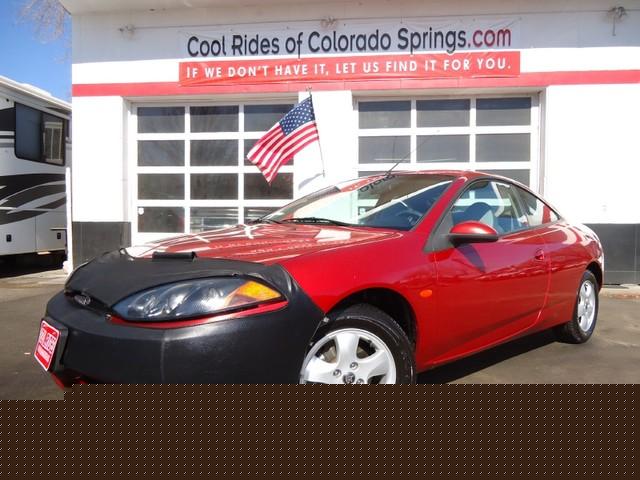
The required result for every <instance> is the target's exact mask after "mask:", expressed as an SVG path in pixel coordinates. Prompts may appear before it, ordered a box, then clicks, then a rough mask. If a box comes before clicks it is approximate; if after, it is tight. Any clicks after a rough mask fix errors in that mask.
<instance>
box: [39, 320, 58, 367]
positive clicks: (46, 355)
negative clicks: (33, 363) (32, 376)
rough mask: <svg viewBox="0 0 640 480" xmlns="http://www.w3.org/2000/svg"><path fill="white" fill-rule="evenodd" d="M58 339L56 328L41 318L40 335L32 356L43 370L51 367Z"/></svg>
mask: <svg viewBox="0 0 640 480" xmlns="http://www.w3.org/2000/svg"><path fill="white" fill-rule="evenodd" d="M59 339H60V332H59V331H58V329H56V328H54V327H52V326H51V325H49V324H48V323H47V322H45V321H44V320H43V321H42V323H41V324H40V335H39V336H38V342H37V343H36V351H35V352H34V356H35V357H36V360H37V361H38V363H39V364H40V365H42V368H44V369H45V370H49V368H50V367H51V362H52V361H53V355H54V353H55V351H56V345H57V344H58V340H59Z"/></svg>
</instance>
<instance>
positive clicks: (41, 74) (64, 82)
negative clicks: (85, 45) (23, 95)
mask: <svg viewBox="0 0 640 480" xmlns="http://www.w3.org/2000/svg"><path fill="white" fill-rule="evenodd" d="M24 1H25V0H0V75H2V76H4V77H9V78H10V79H12V80H15V81H17V82H22V83H30V84H31V85H35V86H36V87H39V88H41V89H43V90H46V91H47V92H49V93H51V94H52V95H53V96H54V97H58V98H61V99H63V100H67V101H70V100H71V42H70V39H69V38H61V39H58V40H56V41H53V42H44V41H42V40H40V39H39V38H38V34H37V33H36V32H35V30H34V28H33V25H32V24H30V23H28V22H25V21H24V20H20V19H19V18H18V17H19V12H20V6H21V5H22V4H23V2H24ZM68 31H69V34H68V35H70V32H71V28H68Z"/></svg>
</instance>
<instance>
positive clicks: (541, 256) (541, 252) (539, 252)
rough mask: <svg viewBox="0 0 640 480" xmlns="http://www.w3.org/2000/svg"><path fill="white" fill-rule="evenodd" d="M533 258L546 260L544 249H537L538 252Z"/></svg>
mask: <svg viewBox="0 0 640 480" xmlns="http://www.w3.org/2000/svg"><path fill="white" fill-rule="evenodd" d="M533 258H535V259H536V260H538V261H539V262H542V261H544V250H538V251H536V254H535V256H534V257H533Z"/></svg>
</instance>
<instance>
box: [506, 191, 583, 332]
mask: <svg viewBox="0 0 640 480" xmlns="http://www.w3.org/2000/svg"><path fill="white" fill-rule="evenodd" d="M516 189H517V191H518V194H519V197H520V199H521V200H522V202H521V204H522V206H523V208H524V212H525V214H526V215H527V217H528V219H529V224H530V225H531V227H532V228H535V229H536V230H537V231H539V232H540V233H541V235H543V237H544V241H545V245H546V250H547V256H548V257H549V264H550V267H549V272H550V278H549V293H548V296H547V301H546V304H545V310H544V312H543V316H542V318H541V325H540V327H541V328H545V327H546V326H551V325H555V324H557V323H558V322H559V321H566V320H567V319H570V318H571V316H572V315H573V309H574V307H575V302H576V291H577V288H578V284H579V282H580V279H581V278H582V274H583V273H584V263H585V261H588V260H586V259H585V258H584V250H583V249H582V248H576V243H577V241H578V238H579V236H580V234H579V233H578V232H576V231H575V227H572V226H571V225H569V224H568V223H567V222H566V221H564V220H562V219H561V218H560V216H559V215H558V214H557V213H556V212H555V211H554V210H553V209H552V208H551V207H550V206H549V205H547V204H546V203H545V202H544V201H542V200H541V199H539V198H538V197H537V196H535V195H534V194H532V193H531V192H528V191H526V190H524V189H522V188H520V187H516Z"/></svg>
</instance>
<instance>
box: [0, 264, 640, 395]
mask: <svg viewBox="0 0 640 480" xmlns="http://www.w3.org/2000/svg"><path fill="white" fill-rule="evenodd" d="M48 268H54V266H49V267H48ZM34 270H35V271H34ZM41 270H42V268H40V269H38V268H34V267H33V266H30V267H17V268H13V270H10V269H8V268H7V266H6V265H2V264H0V365H1V367H0V399H62V398H63V392H62V391H61V390H59V389H58V387H56V386H55V384H54V383H53V382H52V381H51V379H50V378H49V375H48V374H47V373H45V372H44V371H43V370H42V368H41V367H40V366H39V365H38V364H37V363H36V362H35V360H34V358H33V347H34V345H35V341H36V337H37V334H38V326H39V322H40V319H41V318H42V314H43V312H44V308H45V304H46V302H47V301H48V300H49V298H51V296H53V295H54V294H55V293H56V292H57V291H59V290H60V289H61V288H62V285H63V283H64V280H65V274H64V273H63V272H62V271H61V270H58V269H53V270H45V271H41ZM639 291H640V289H633V288H632V289H626V290H625V289H607V290H606V292H605V293H604V295H603V296H602V299H601V305H600V316H599V320H598V327H597V330H596V333H595V335H594V337H593V338H592V339H591V341H590V342H588V343H586V344H584V345H567V344H562V343H557V342H555V340H554V338H553V335H552V334H551V333H550V332H542V333H539V334H536V335H533V336H529V337H525V338H522V339H519V340H516V341H513V342H510V343H507V344H505V345H502V346H499V347H497V348H493V349H491V350H488V351H486V352H482V353H480V354H477V355H474V356H472V357H469V358H467V359H463V360H460V361H457V362H455V363H451V364H449V365H445V366H443V367H440V368H437V369H434V370H431V371H429V372H426V373H423V374H421V375H420V376H419V381H420V383H441V382H452V383H640V367H639V365H640V299H639V298H640V294H637V293H638V292H639ZM634 292H635V293H634Z"/></svg>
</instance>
